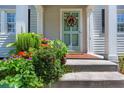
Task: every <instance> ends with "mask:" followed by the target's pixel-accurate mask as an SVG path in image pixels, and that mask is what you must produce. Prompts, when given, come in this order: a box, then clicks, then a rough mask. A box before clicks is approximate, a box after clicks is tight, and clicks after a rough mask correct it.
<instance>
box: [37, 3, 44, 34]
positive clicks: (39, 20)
mask: <svg viewBox="0 0 124 93" xmlns="http://www.w3.org/2000/svg"><path fill="white" fill-rule="evenodd" d="M36 9H37V33H39V34H43V13H44V11H43V6H42V5H38V6H36Z"/></svg>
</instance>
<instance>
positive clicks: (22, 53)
mask: <svg viewBox="0 0 124 93" xmlns="http://www.w3.org/2000/svg"><path fill="white" fill-rule="evenodd" d="M18 55H19V56H25V55H26V54H25V52H24V51H20V52H19V53H18Z"/></svg>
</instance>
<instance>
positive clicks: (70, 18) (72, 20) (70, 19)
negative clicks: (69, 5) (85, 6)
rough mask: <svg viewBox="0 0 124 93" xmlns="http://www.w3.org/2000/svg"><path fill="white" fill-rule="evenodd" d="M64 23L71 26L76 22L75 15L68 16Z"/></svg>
mask: <svg viewBox="0 0 124 93" xmlns="http://www.w3.org/2000/svg"><path fill="white" fill-rule="evenodd" d="M66 23H67V25H69V26H72V27H73V26H74V25H76V23H77V20H76V17H75V16H72V15H71V16H68V17H67V19H66Z"/></svg>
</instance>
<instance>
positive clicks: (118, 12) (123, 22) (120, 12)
mask: <svg viewBox="0 0 124 93" xmlns="http://www.w3.org/2000/svg"><path fill="white" fill-rule="evenodd" d="M121 15H122V18H121ZM119 16H120V17H119ZM121 19H122V20H121ZM120 24H122V25H123V26H121V27H119V25H120ZM120 29H123V30H122V31H121V30H120ZM117 32H118V33H124V9H117Z"/></svg>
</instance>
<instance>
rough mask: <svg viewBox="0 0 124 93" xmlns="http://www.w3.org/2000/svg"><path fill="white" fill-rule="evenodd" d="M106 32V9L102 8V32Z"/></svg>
mask: <svg viewBox="0 0 124 93" xmlns="http://www.w3.org/2000/svg"><path fill="white" fill-rule="evenodd" d="M104 32H105V9H102V33H104Z"/></svg>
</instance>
